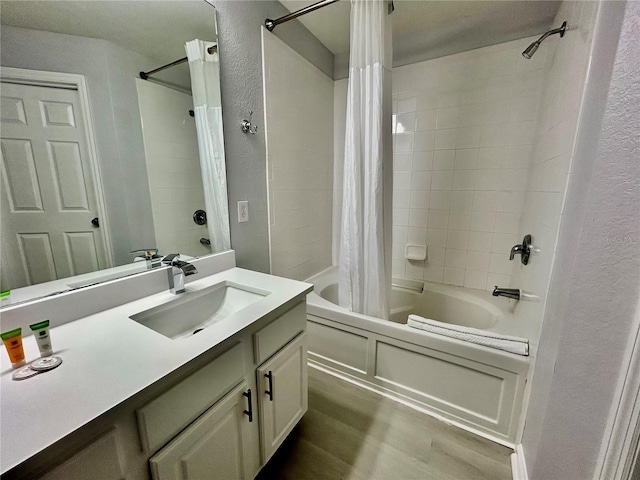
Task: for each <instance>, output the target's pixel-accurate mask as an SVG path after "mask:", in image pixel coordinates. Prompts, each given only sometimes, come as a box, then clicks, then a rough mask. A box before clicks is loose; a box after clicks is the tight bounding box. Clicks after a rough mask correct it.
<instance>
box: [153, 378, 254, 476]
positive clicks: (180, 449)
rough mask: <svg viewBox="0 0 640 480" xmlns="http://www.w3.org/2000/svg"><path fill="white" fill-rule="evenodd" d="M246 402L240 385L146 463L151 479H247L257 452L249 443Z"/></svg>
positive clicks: (247, 398) (246, 393) (244, 386)
mask: <svg viewBox="0 0 640 480" xmlns="http://www.w3.org/2000/svg"><path fill="white" fill-rule="evenodd" d="M250 399H251V395H250V394H249V391H248V390H247V383H246V382H242V383H241V384H240V385H238V386H237V387H236V388H234V389H233V390H232V391H231V392H229V393H228V394H227V395H225V396H224V397H223V398H222V399H221V400H220V401H219V402H217V403H216V404H215V405H214V406H213V407H211V408H210V409H209V410H207V411H206V412H205V413H203V414H202V416H201V417H200V418H198V419H197V420H196V421H195V422H193V423H192V424H191V425H190V426H189V427H188V428H187V429H186V430H185V431H184V432H182V433H181V434H180V435H178V436H177V437H176V438H175V439H174V440H173V441H171V442H170V443H169V444H168V445H167V446H166V447H164V448H163V449H162V450H160V452H158V453H157V454H156V455H154V456H153V457H152V458H151V459H150V460H149V463H150V464H151V474H152V476H153V479H154V480H178V479H179V480H189V479H191V480H195V479H198V480H200V479H203V478H206V479H212V480H215V479H220V480H237V479H248V478H251V477H252V476H253V472H254V471H255V469H254V465H255V463H256V460H257V452H254V451H253V447H252V445H253V444H254V443H253V442H251V439H250V435H251V428H250V426H249V422H250V417H249V415H248V412H252V409H253V407H252V406H250ZM245 410H246V412H247V413H245ZM253 421H255V418H254V419H253Z"/></svg>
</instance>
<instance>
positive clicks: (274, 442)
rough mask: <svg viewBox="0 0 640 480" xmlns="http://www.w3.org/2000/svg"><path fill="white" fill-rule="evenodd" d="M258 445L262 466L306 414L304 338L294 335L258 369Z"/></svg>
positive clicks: (303, 335) (305, 338)
mask: <svg viewBox="0 0 640 480" xmlns="http://www.w3.org/2000/svg"><path fill="white" fill-rule="evenodd" d="M257 375H258V391H259V392H261V393H260V395H259V397H258V398H259V404H260V440H261V441H260V444H261V450H262V452H261V455H262V463H263V464H265V463H267V461H268V460H269V459H270V458H271V456H272V455H273V454H274V452H275V451H276V450H277V449H278V447H279V446H280V445H281V444H282V442H283V441H284V439H285V438H287V435H289V433H291V430H293V427H295V426H296V424H297V423H298V421H300V419H301V418H302V416H303V415H304V414H305V413H306V411H307V407H308V390H307V337H306V334H305V333H301V334H300V335H298V336H297V337H296V338H295V339H294V340H293V341H291V342H290V343H289V344H288V345H287V346H286V347H285V348H283V349H282V350H281V351H280V352H278V353H277V354H276V355H274V356H273V357H272V358H271V359H270V360H268V361H267V362H265V363H264V364H262V365H261V366H260V368H258V370H257Z"/></svg>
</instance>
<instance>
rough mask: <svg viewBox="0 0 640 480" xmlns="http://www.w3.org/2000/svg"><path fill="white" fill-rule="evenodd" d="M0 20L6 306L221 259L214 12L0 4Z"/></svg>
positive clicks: (195, 4) (224, 219)
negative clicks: (172, 264) (165, 262)
mask: <svg viewBox="0 0 640 480" xmlns="http://www.w3.org/2000/svg"><path fill="white" fill-rule="evenodd" d="M0 22H1V24H2V27H1V31H0V33H1V35H2V39H1V40H2V41H1V52H0V53H1V57H0V59H1V69H0V74H1V75H0V76H1V81H2V83H1V85H0V88H1V89H0V94H1V97H2V109H1V121H2V124H1V125H0V127H1V130H0V131H1V137H2V138H1V146H2V148H1V153H2V168H1V171H0V175H1V176H2V178H1V179H0V189H1V190H2V191H1V192H0V203H1V211H0V222H1V224H0V240H1V242H0V254H1V259H2V269H1V272H0V283H1V285H0V286H1V290H2V291H7V290H10V292H11V293H10V294H9V295H5V296H4V297H3V298H2V305H3V306H6V305H7V304H13V303H15V302H18V301H23V300H26V299H30V298H35V297H40V296H43V295H49V294H52V293H56V292H60V291H66V290H69V289H71V288H78V287H83V286H86V285H90V284H94V283H98V282H101V281H106V280H110V279H113V278H117V277H120V276H124V275H130V274H133V273H136V272H140V271H145V270H147V269H149V268H154V267H156V266H158V265H159V259H160V258H161V257H162V256H163V255H167V254H169V253H180V254H181V255H183V257H186V258H187V259H188V258H189V257H196V256H202V255H206V254H209V253H211V252H215V251H220V250H224V249H228V248H229V225H228V208H227V194H226V178H225V168H224V145H223V140H222V112H221V101H220V88H219V77H218V76H217V75H218V72H219V70H218V62H217V60H218V53H217V48H218V45H217V29H216V19H215V9H214V8H213V6H212V5H210V4H209V3H207V2H205V1H204V0H183V1H99V2H94V1H24V0H15V1H14V0H2V2H0ZM194 39H199V40H200V41H201V42H191V41H193V40H194ZM187 42H191V44H190V46H189V48H190V49H191V50H190V52H189V58H188V59H186V58H185V57H186V56H187V54H186V53H185V44H186V43H187ZM198 62H200V64H201V65H205V66H204V68H203V67H202V66H200V67H198V65H199V63H198ZM167 65H169V66H167ZM164 66H167V68H161V67H164ZM191 71H193V72H195V73H194V74H193V75H194V79H195V80H194V79H192V78H191V77H192V75H191V74H190V72H191ZM140 72H143V74H142V75H141V73H140ZM149 72H151V73H149ZM203 72H206V73H203ZM144 73H146V75H145V74H144ZM198 75H207V77H206V78H204V79H203V78H196V77H198ZM141 77H143V78H146V80H144V79H142V78H141ZM192 85H193V89H194V90H199V89H200V88H201V86H202V85H205V86H206V87H205V88H206V90H207V91H206V92H205V93H204V94H203V93H202V92H196V91H194V92H192ZM203 132H204V135H205V136H206V135H210V136H211V138H204V139H203V137H202V135H203ZM211 145H213V147H212V146H211ZM203 182H204V184H205V187H204V188H203ZM205 192H206V194H205ZM212 210H213V211H212ZM156 250H157V254H156ZM136 251H137V252H136ZM132 252H133V253H132Z"/></svg>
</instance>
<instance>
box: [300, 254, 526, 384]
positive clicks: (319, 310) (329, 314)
mask: <svg viewBox="0 0 640 480" xmlns="http://www.w3.org/2000/svg"><path fill="white" fill-rule="evenodd" d="M334 270H337V267H336V266H332V267H329V268H326V269H325V270H323V271H321V272H320V273H318V274H316V275H314V276H312V277H310V278H308V279H307V280H305V281H307V282H309V283H312V284H313V285H314V291H313V292H311V293H309V294H308V295H307V314H308V315H312V316H314V317H319V318H326V319H329V320H332V321H335V322H337V323H339V324H342V325H346V326H351V327H355V328H359V329H362V330H367V331H370V332H373V333H377V334H379V335H382V336H385V337H389V338H397V339H399V340H402V341H404V342H407V343H411V344H414V345H418V346H422V347H427V348H431V349H434V350H438V351H441V352H444V353H449V354H451V355H455V356H458V357H462V358H469V359H470V360H474V361H477V362H480V363H485V364H487V365H495V366H499V367H500V368H504V369H505V370H510V371H514V372H520V373H522V372H523V371H524V370H527V369H528V368H529V365H530V363H531V355H529V356H523V355H518V354H515V353H510V352H505V351H504V350H498V349H495V348H491V347H487V346H484V345H477V344H474V343H470V342H465V341H464V340H458V339H455V338H451V337H445V336H442V335H438V334H436V333H431V332H427V331H424V330H420V329H417V328H413V327H410V326H408V325H406V324H399V323H395V322H391V321H388V320H381V319H378V318H375V317H371V316H368V315H363V314H360V313H354V312H350V311H348V310H346V309H344V308H342V307H340V306H339V305H336V304H334V303H332V302H330V301H328V300H326V299H324V298H323V297H321V296H320V295H319V292H320V291H321V290H322V288H324V287H326V286H328V285H329V284H330V283H332V282H328V281H327V279H329V278H331V277H330V276H331V274H332V273H334V272H333V271H334ZM425 284H428V286H429V287H431V286H432V285H436V288H435V289H437V291H440V292H442V291H443V290H446V289H447V288H448V287H450V286H449V285H440V284H432V283H431V282H425ZM435 289H434V290H435ZM460 293H463V294H466V295H469V296H473V294H472V293H469V292H460ZM480 300H482V299H480ZM494 308H495V309H497V310H500V309H498V307H495V306H494ZM501 313H502V318H501V319H500V320H498V323H497V325H499V326H504V324H505V323H506V322H509V321H513V315H510V314H509V313H508V312H504V311H502V312H501ZM494 328H495V327H494ZM497 330H498V331H500V333H504V334H511V332H505V331H501V329H497ZM488 331H494V329H493V328H492V329H490V330H488ZM516 336H518V335H517V334H516Z"/></svg>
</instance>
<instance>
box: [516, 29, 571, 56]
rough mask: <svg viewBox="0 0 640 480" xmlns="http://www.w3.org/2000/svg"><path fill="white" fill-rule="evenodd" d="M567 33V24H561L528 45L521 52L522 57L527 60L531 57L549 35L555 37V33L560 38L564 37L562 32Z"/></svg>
mask: <svg viewBox="0 0 640 480" xmlns="http://www.w3.org/2000/svg"><path fill="white" fill-rule="evenodd" d="M566 31H567V22H562V25H561V26H560V28H554V29H553V30H549V31H548V32H547V33H545V34H544V35H542V36H541V37H540V38H539V39H538V40H536V41H535V42H533V43H532V44H531V45H529V46H528V47H527V48H526V50H525V51H524V52H522V56H523V57H524V58H526V59H527V60H528V59H530V58H531V57H533V54H534V53H536V50H538V47H539V46H540V44H541V43H542V41H543V40H544V39H545V38H547V37H548V36H549V35H555V34H556V33H559V34H560V38H562V37H564V32H566Z"/></svg>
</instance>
